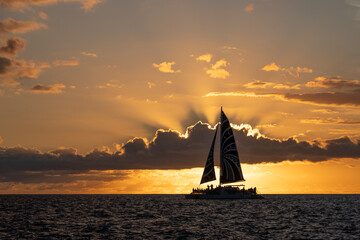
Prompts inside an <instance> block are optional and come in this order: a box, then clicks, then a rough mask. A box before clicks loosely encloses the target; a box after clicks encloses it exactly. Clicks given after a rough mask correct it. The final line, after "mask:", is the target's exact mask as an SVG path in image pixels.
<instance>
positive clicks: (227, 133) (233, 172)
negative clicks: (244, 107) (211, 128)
mask: <svg viewBox="0 0 360 240" xmlns="http://www.w3.org/2000/svg"><path fill="white" fill-rule="evenodd" d="M220 115H221V126H220V185H221V184H226V183H233V182H240V181H245V179H244V176H243V174H242V171H241V166H240V160H239V154H238V152H237V148H236V143H235V138H234V134H233V131H232V129H231V126H230V122H229V119H228V118H227V117H226V115H225V113H224V112H223V111H222V107H221V112H220Z"/></svg>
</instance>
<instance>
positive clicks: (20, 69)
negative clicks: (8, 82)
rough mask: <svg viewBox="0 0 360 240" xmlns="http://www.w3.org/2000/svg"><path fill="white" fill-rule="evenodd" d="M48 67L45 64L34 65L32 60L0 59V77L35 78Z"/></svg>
mask: <svg viewBox="0 0 360 240" xmlns="http://www.w3.org/2000/svg"><path fill="white" fill-rule="evenodd" d="M49 67H50V66H49V64H48V63H46V62H40V63H35V62H34V61H32V60H29V61H26V60H22V59H20V60H18V59H12V58H7V57H0V77H12V78H15V79H20V78H37V77H38V76H39V74H40V73H41V72H42V70H43V69H44V68H49Z"/></svg>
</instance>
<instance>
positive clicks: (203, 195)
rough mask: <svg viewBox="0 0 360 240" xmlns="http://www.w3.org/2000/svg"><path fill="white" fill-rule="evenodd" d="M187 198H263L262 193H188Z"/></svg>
mask: <svg viewBox="0 0 360 240" xmlns="http://www.w3.org/2000/svg"><path fill="white" fill-rule="evenodd" d="M185 198H186V199H263V198H264V197H263V196H261V195H250V194H187V195H185Z"/></svg>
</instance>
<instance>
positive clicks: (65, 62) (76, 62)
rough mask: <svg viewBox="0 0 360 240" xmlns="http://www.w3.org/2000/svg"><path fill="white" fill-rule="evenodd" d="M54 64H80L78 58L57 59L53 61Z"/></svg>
mask: <svg viewBox="0 0 360 240" xmlns="http://www.w3.org/2000/svg"><path fill="white" fill-rule="evenodd" d="M53 65H54V66H56V67H59V66H77V65H79V61H78V60H55V61H53Z"/></svg>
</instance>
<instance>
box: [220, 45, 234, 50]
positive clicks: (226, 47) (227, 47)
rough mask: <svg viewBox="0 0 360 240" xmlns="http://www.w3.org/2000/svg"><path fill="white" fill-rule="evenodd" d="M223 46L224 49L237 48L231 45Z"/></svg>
mask: <svg viewBox="0 0 360 240" xmlns="http://www.w3.org/2000/svg"><path fill="white" fill-rule="evenodd" d="M223 48H224V49H225V50H237V47H233V46H224V47H223Z"/></svg>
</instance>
